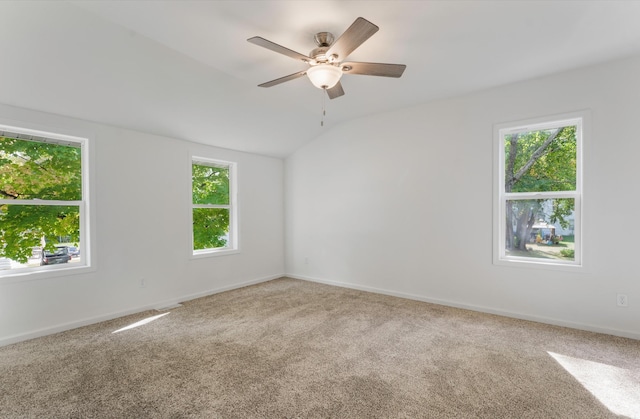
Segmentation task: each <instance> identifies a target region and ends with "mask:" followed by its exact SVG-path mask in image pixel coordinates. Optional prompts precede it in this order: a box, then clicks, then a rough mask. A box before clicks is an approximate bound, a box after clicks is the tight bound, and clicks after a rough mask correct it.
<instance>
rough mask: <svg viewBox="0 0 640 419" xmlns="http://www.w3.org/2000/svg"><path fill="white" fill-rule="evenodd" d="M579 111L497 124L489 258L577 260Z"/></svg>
mask: <svg viewBox="0 0 640 419" xmlns="http://www.w3.org/2000/svg"><path fill="white" fill-rule="evenodd" d="M583 125H584V117H583V115H582V114H571V115H564V116H560V117H558V118H549V119H547V120H543V121H540V120H537V121H524V122H522V123H517V124H506V125H501V126H498V127H496V138H497V147H496V149H497V150H498V169H497V176H495V177H496V179H497V194H496V195H497V206H496V211H495V212H494V246H495V249H494V262H496V263H498V264H502V263H514V262H515V263H527V264H537V265H546V266H574V267H575V266H581V265H582V229H581V219H582V176H581V173H582V159H581V149H582V141H583V131H584V129H583Z"/></svg>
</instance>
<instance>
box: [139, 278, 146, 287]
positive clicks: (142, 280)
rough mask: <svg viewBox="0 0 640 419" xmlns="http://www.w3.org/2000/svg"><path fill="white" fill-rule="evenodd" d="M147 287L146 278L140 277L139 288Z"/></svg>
mask: <svg viewBox="0 0 640 419" xmlns="http://www.w3.org/2000/svg"><path fill="white" fill-rule="evenodd" d="M146 287H147V280H146V279H144V278H140V288H146Z"/></svg>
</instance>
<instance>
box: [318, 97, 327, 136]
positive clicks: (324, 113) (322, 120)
mask: <svg viewBox="0 0 640 419" xmlns="http://www.w3.org/2000/svg"><path fill="white" fill-rule="evenodd" d="M326 95H327V89H322V117H321V119H320V126H321V127H324V116H325V115H326V114H327V112H326V111H325V108H324V101H325V96H326Z"/></svg>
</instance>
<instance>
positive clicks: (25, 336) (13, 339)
mask: <svg viewBox="0 0 640 419" xmlns="http://www.w3.org/2000/svg"><path fill="white" fill-rule="evenodd" d="M283 276H284V274H277V275H270V276H266V277H262V278H257V279H252V280H250V281H245V282H241V283H238V284H233V285H227V286H224V287H220V288H214V289H211V290H207V291H203V292H198V293H195V294H188V295H184V296H182V297H177V298H172V299H170V300H163V301H158V302H155V303H153V304H147V305H144V306H139V307H135V308H131V309H127V310H122V311H117V312H113V313H108V314H104V315H100V316H94V317H89V318H86V319H83V320H78V321H73V322H69V323H64V324H60V325H57V326H53V327H47V328H43V329H38V330H35V331H33V332H27V333H21V334H18V335H13V336H9V337H6V338H2V339H0V346H6V345H11V344H13V343H18V342H23V341H25V340H30V339H35V338H39V337H42V336H47V335H52V334H54V333H60V332H64V331H66V330H71V329H76V328H78V327H83V326H89V325H91V324H95V323H100V322H104V321H107V320H113V319H117V318H118V317H124V316H128V315H131V314H136V313H141V312H143V311H147V310H155V309H156V308H162V307H167V306H172V305H175V304H178V303H180V302H184V301H189V300H195V299H196V298H202V297H206V296H208V295H214V294H219V293H221V292H225V291H231V290H233V289H238V288H244V287H248V286H249V285H255V284H259V283H261V282H267V281H271V280H273V279H277V278H281V277H283Z"/></svg>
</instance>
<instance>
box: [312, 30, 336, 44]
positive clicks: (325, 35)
mask: <svg viewBox="0 0 640 419" xmlns="http://www.w3.org/2000/svg"><path fill="white" fill-rule="evenodd" d="M334 39H335V38H334V37H333V34H332V33H331V32H318V33H317V34H315V35H314V37H313V40H314V41H316V45H317V46H319V47H329V46H331V44H333V41H334Z"/></svg>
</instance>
